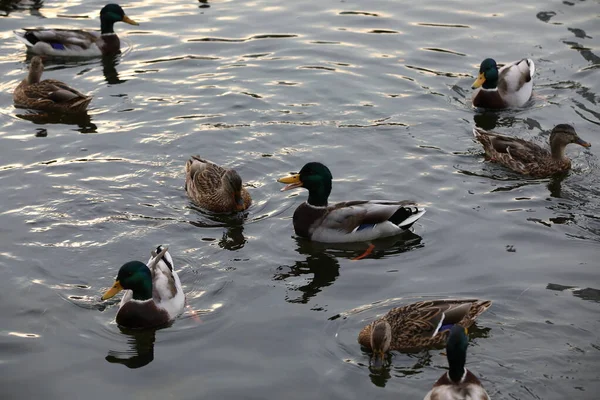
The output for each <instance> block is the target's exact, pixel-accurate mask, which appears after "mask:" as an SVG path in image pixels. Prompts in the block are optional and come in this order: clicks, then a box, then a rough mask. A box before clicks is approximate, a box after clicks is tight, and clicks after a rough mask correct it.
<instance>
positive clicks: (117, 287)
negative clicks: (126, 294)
mask: <svg viewBox="0 0 600 400" xmlns="http://www.w3.org/2000/svg"><path fill="white" fill-rule="evenodd" d="M121 290H123V286H121V282H119V281H115V284H114V285H113V287H111V288H110V289H108V291H107V292H106V293H104V294H103V295H102V300H108V299H110V298H111V297H113V296H114V295H115V294H117V293H119V292H120V291H121Z"/></svg>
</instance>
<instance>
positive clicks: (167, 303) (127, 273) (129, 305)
mask: <svg viewBox="0 0 600 400" xmlns="http://www.w3.org/2000/svg"><path fill="white" fill-rule="evenodd" d="M121 290H124V291H125V292H124V294H123V298H122V299H121V303H120V304H119V311H117V318H116V319H117V324H119V325H120V326H123V327H125V328H130V329H145V328H156V327H160V326H163V325H166V324H168V323H169V322H171V321H173V320H174V319H175V318H176V317H177V316H178V315H180V314H181V313H182V312H183V308H184V306H185V294H184V293H183V289H182V287H181V282H180V281H179V276H178V275H177V272H175V268H174V266H173V258H172V257H171V255H170V254H169V252H168V248H167V247H162V246H158V247H157V248H156V251H153V252H152V256H151V257H150V259H149V260H148V263H147V264H144V263H143V262H141V261H129V262H127V263H125V264H123V266H122V267H121V268H120V269H119V273H118V275H117V279H116V281H115V284H114V285H113V287H112V288H111V289H110V290H108V291H107V292H106V293H104V295H103V296H102V300H108V299H110V298H111V297H113V296H114V295H116V294H117V293H119V292H120V291H121Z"/></svg>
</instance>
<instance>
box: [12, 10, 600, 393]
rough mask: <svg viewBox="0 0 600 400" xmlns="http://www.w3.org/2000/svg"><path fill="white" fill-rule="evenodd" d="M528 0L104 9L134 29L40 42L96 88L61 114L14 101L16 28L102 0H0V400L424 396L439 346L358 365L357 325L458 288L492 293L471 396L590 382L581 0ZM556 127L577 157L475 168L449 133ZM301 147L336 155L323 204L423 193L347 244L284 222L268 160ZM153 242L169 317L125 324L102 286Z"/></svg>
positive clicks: (588, 63)
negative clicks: (190, 175)
mask: <svg viewBox="0 0 600 400" xmlns="http://www.w3.org/2000/svg"><path fill="white" fill-rule="evenodd" d="M525 3H526V4H525ZM525 3H524V2H518V1H508V2H495V3H493V4H492V3H489V4H488V3H486V2H475V1H472V0H469V1H443V2H439V1H437V2H436V1H428V0H426V1H420V2H397V1H389V0H373V1H369V2H353V1H304V2H282V1H274V0H266V1H250V2H239V1H227V0H224V1H214V2H213V1H206V0H203V1H201V2H194V1H191V0H190V1H181V0H176V1H174V2H168V3H165V2H158V1H138V2H131V3H124V4H122V5H123V6H124V8H125V10H126V12H127V14H128V15H129V16H130V17H132V18H133V19H135V20H137V21H139V22H140V26H139V27H132V26H129V25H125V24H118V25H117V26H116V29H117V32H118V33H119V35H120V37H121V38H122V39H123V41H124V42H125V43H124V45H125V48H124V52H123V54H121V55H120V56H117V57H113V58H108V59H92V60H82V61H76V62H64V61H58V62H47V71H46V76H47V77H52V78H55V79H61V80H64V81H67V82H69V83H70V84H72V85H73V86H75V87H76V88H78V89H80V90H81V91H83V92H87V93H91V94H92V95H93V96H94V100H93V101H92V103H91V109H90V111H89V113H88V115H86V116H83V117H78V118H67V119H65V118H59V117H56V116H51V117H48V116H46V117H44V116H39V115H31V114H30V113H28V112H27V111H26V110H19V109H15V108H14V107H13V106H12V95H11V93H12V90H13V89H14V87H15V86H16V85H17V84H18V82H19V81H20V80H21V79H22V78H23V76H24V74H25V73H26V69H27V57H26V54H25V52H24V48H23V46H22V45H21V44H20V43H19V42H18V41H17V40H16V39H15V38H14V37H13V35H12V31H13V30H15V29H19V28H21V27H36V26H66V27H83V28H91V29H96V28H97V27H98V26H99V21H98V12H99V9H100V8H101V6H102V5H104V2H98V1H93V2H89V1H88V2H82V1H69V2H54V1H45V2H42V1H27V2H22V3H20V4H16V5H15V3H14V2H6V1H2V2H1V3H0V16H1V17H0V18H1V21H2V24H1V27H0V39H1V42H2V49H1V50H0V73H1V74H2V76H3V79H2V82H1V83H0V89H1V91H0V141H1V142H2V147H1V150H0V154H1V161H0V183H1V184H2V189H3V190H2V192H1V194H0V204H2V207H1V209H0V233H1V237H2V248H1V249H0V271H2V274H3V277H2V279H1V280H0V290H1V293H2V297H1V299H2V301H1V302H0V316H1V317H2V320H3V324H2V328H1V329H0V348H1V349H2V351H1V352H0V360H1V366H0V369H1V370H2V378H0V380H1V381H0V382H1V383H0V386H1V387H2V392H3V396H2V398H3V399H17V398H18V399H25V398H40V397H42V396H44V398H47V399H71V398H86V399H106V398H109V397H115V396H123V397H126V398H140V399H141V398H176V399H198V398H223V399H225V398H236V399H237V398H245V399H265V398H269V399H275V398H288V399H295V398H298V399H300V398H302V399H306V398H319V399H361V398H389V399H392V398H394V399H399V398H401V399H420V398H422V397H423V396H424V394H425V393H426V392H427V391H428V390H429V389H430V387H431V385H432V384H433V382H434V381H435V380H436V379H437V378H438V377H439V376H440V375H441V374H442V373H443V371H444V369H443V368H444V367H445V366H446V360H445V357H444V356H443V354H442V353H441V352H440V351H429V352H422V353H419V354H415V355H405V354H400V353H393V354H392V358H391V366H390V367H389V368H388V369H386V370H385V371H374V370H371V369H370V368H369V358H368V354H365V353H363V352H362V351H361V349H360V348H359V346H358V344H357V343H356V336H357V334H358V332H359V330H360V328H361V327H362V326H363V325H364V324H366V323H368V322H369V321H371V320H373V319H374V318H376V317H377V316H378V315H380V314H382V313H384V312H386V311H387V310H388V309H389V308H390V307H392V306H395V305H400V304H404V303H406V302H409V301H415V300H418V299H421V298H432V297H463V296H465V297H480V298H486V299H491V300H493V301H494V305H493V307H492V308H491V309H490V310H489V312H487V313H486V314H484V315H483V316H482V317H481V319H480V320H479V322H478V325H477V327H476V328H475V329H473V330H472V332H471V346H470V348H469V357H468V365H469V367H470V368H471V369H472V370H473V371H475V372H476V373H477V375H478V376H480V377H481V379H482V381H483V383H484V385H485V387H486V388H487V390H488V392H489V393H490V395H491V396H492V397H493V398H498V399H547V400H551V399H565V398H574V399H595V398H596V396H597V394H596V393H597V390H598V389H599V388H600V384H599V383H598V382H600V381H599V378H600V375H599V373H598V370H599V369H598V366H599V362H598V358H599V356H600V342H599V341H598V334H597V332H598V331H599V329H600V322H599V320H598V311H599V307H600V304H599V301H598V296H597V293H596V292H597V289H598V288H600V279H599V272H598V264H597V255H598V250H599V244H598V241H599V239H600V220H599V217H598V215H600V191H599V189H598V184H599V178H598V176H599V165H598V159H597V156H596V155H595V154H596V152H597V148H598V146H599V145H600V135H599V134H598V125H599V124H600V113H599V110H598V102H599V101H600V97H599V94H598V93H600V84H599V82H600V81H599V79H598V67H599V65H600V60H599V58H598V53H599V49H598V38H599V37H600V32H599V31H598V10H599V8H598V1H579V0H574V1H572V2H571V1H569V2H567V1H564V2H562V1H550V2H548V1H530V2H525ZM486 57H493V58H495V59H496V60H497V61H499V62H509V61H513V60H516V59H520V58H523V57H529V58H532V59H533V60H534V62H535V64H536V76H535V85H534V90H535V97H534V99H533V101H532V104H531V105H530V106H529V107H528V108H526V109H522V110H507V111H502V112H498V113H477V112H476V111H475V110H473V109H472V108H471V107H470V104H469V99H470V94H471V90H470V85H471V83H472V81H473V80H474V78H475V76H476V73H477V69H478V65H479V63H480V62H481V61H482V60H483V59H484V58H486ZM558 123H570V124H573V125H574V126H575V128H576V130H577V131H578V132H579V134H580V135H581V137H582V138H584V139H585V140H587V141H589V142H591V143H592V146H593V147H592V148H591V149H590V150H584V149H583V148H581V147H577V146H574V147H573V148H569V149H568V155H569V156H570V157H571V158H572V160H573V170H572V171H571V172H570V173H569V174H566V175H565V176H561V177H557V178H553V179H542V180H531V179H524V178H522V177H518V176H515V175H513V174H511V173H510V172H508V171H506V170H505V169H503V168H501V167H498V166H496V165H490V164H488V163H486V162H484V160H483V153H482V151H481V148H480V146H479V145H478V144H477V143H476V142H475V141H474V140H473V137H472V133H471V129H472V126H473V125H474V124H478V125H479V126H482V127H484V128H494V129H496V130H499V131H502V132H504V133H507V134H514V135H519V136H521V137H525V138H528V139H532V140H535V141H537V142H539V143H544V142H546V141H547V138H548V131H549V130H550V129H551V128H552V127H553V126H554V125H556V124H558ZM191 154H200V155H201V156H203V157H206V158H208V159H211V160H213V161H215V162H218V163H220V164H223V165H226V166H228V167H234V168H236V169H237V170H238V172H239V173H240V175H241V176H242V177H243V179H244V181H245V184H246V185H247V186H248V188H249V190H250V192H251V194H252V196H253V198H254V205H253V206H252V207H251V208H250V210H249V212H248V214H247V216H246V217H245V220H242V221H240V220H239V219H236V218H217V219H215V218H212V217H211V216H209V215H207V214H205V213H203V212H201V211H200V210H198V209H196V208H194V207H193V206H192V205H191V204H190V202H189V201H188V199H187V198H186V195H185V192H184V190H183V184H184V175H183V167H184V165H185V161H186V159H187V157H188V156H189V155H191ZM312 160H321V161H324V162H325V163H326V164H327V165H328V166H329V167H330V169H331V170H332V173H333V175H334V178H335V181H334V189H333V194H332V199H331V200H332V201H338V200H353V199H382V198H383V199H405V198H411V199H415V200H417V201H419V202H421V203H422V204H424V205H426V206H427V208H428V213H427V214H426V215H425V216H424V217H423V218H422V219H421V220H419V222H418V223H417V224H416V225H415V227H414V232H412V233H409V234H407V235H405V236H401V237H398V238H394V239H390V240H387V241H385V243H382V244H381V246H380V247H378V249H377V250H376V252H375V253H374V255H373V256H372V257H371V258H369V259H365V260H362V261H360V262H353V261H351V258H352V257H355V256H357V255H359V254H360V253H361V252H362V251H363V250H364V246H361V245H358V246H356V245H353V246H338V247H327V246H321V245H317V244H311V243H307V242H305V241H303V240H300V239H298V238H296V237H295V236H294V234H293V229H292V220H291V216H292V214H293V210H294V209H295V207H296V206H297V205H298V204H299V203H300V202H301V201H303V200H304V199H305V198H306V193H305V192H304V193H303V192H285V193H281V192H279V189H280V188H281V185H280V184H278V183H277V182H276V181H275V179H276V177H278V176H280V175H283V174H286V173H288V172H290V171H297V170H298V169H299V168H300V167H301V166H302V165H303V164H304V163H305V162H307V161H312ZM159 243H163V244H167V245H168V246H169V247H170V250H171V252H172V254H173V257H174V259H175V262H176V265H175V266H176V268H177V269H178V270H179V271H180V272H179V275H180V278H181V281H182V283H183V285H184V288H185V291H186V295H187V300H188V306H189V307H188V308H187V309H186V313H185V314H184V315H183V316H182V317H181V318H179V319H178V320H177V321H176V322H175V323H174V324H173V326H171V327H169V328H167V329H162V330H159V331H157V332H155V333H153V332H150V333H141V334H140V333H132V332H127V331H121V330H120V329H119V328H118V327H117V326H116V325H115V323H114V317H115V314H116V311H117V299H115V300H111V301H109V302H105V303H102V302H100V300H99V296H100V295H101V293H102V292H103V291H104V290H105V289H106V288H107V287H108V286H109V285H111V283H112V279H113V278H114V276H115V275H116V272H117V270H118V268H119V267H120V265H121V264H123V263H124V262H126V261H128V260H132V259H141V260H146V259H147V257H148V253H149V252H150V250H151V249H152V248H154V247H155V246H156V245H157V244H159ZM588 289H589V290H588ZM594 290H595V291H594ZM594 293H596V295H594Z"/></svg>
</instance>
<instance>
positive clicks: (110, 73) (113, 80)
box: [102, 54, 127, 85]
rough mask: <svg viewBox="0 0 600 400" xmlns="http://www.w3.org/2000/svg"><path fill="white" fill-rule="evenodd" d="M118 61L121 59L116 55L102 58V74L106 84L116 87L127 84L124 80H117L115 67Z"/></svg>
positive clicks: (117, 73)
mask: <svg viewBox="0 0 600 400" xmlns="http://www.w3.org/2000/svg"><path fill="white" fill-rule="evenodd" d="M120 60H121V57H120V56H119V55H118V54H116V55H112V56H104V57H102V73H103V74H104V79H105V80H106V83H108V84H110V85H118V84H119V83H123V82H127V80H126V79H121V78H119V72H118V71H117V65H119V62H120Z"/></svg>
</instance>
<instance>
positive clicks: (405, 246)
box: [273, 231, 423, 304]
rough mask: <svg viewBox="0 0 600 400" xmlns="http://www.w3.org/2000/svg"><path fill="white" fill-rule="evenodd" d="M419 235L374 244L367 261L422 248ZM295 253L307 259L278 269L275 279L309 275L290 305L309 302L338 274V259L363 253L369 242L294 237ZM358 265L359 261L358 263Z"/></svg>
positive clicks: (331, 282) (409, 232)
mask: <svg viewBox="0 0 600 400" xmlns="http://www.w3.org/2000/svg"><path fill="white" fill-rule="evenodd" d="M421 241H422V238H421V236H419V235H417V234H415V233H413V232H411V231H406V232H404V233H403V234H401V235H398V236H393V237H390V238H384V239H378V240H376V241H373V242H372V243H373V245H374V246H375V248H374V249H373V251H372V252H371V254H370V255H369V256H368V258H376V259H379V258H384V257H389V256H391V255H396V254H400V253H403V252H405V251H408V250H412V249H414V248H418V247H422V246H423V244H422V243H421ZM296 242H297V244H298V247H297V248H296V251H297V252H298V253H299V254H302V255H305V256H306V260H304V261H296V262H295V263H294V265H292V266H288V265H282V266H280V267H279V268H277V273H276V274H275V275H274V276H273V279H274V280H286V279H289V278H293V277H300V276H302V275H309V274H312V275H313V277H312V279H310V281H309V282H308V283H307V284H306V285H293V290H295V291H299V292H301V295H300V296H298V297H297V298H291V297H289V296H288V297H287V298H286V301H287V302H290V303H303V304H305V303H308V301H309V300H310V299H311V298H312V297H315V296H316V295H317V293H319V292H320V291H321V290H322V289H323V288H325V287H327V286H330V285H332V284H333V282H335V280H336V279H337V277H338V276H339V275H340V273H339V269H340V265H339V262H338V260H337V259H338V257H341V258H347V259H354V258H355V257H357V256H359V255H361V254H362V253H364V251H365V250H366V249H367V248H368V246H369V244H368V243H360V242H359V243H335V244H333V243H318V242H311V241H308V240H305V239H300V238H296ZM357 262H360V261H357Z"/></svg>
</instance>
